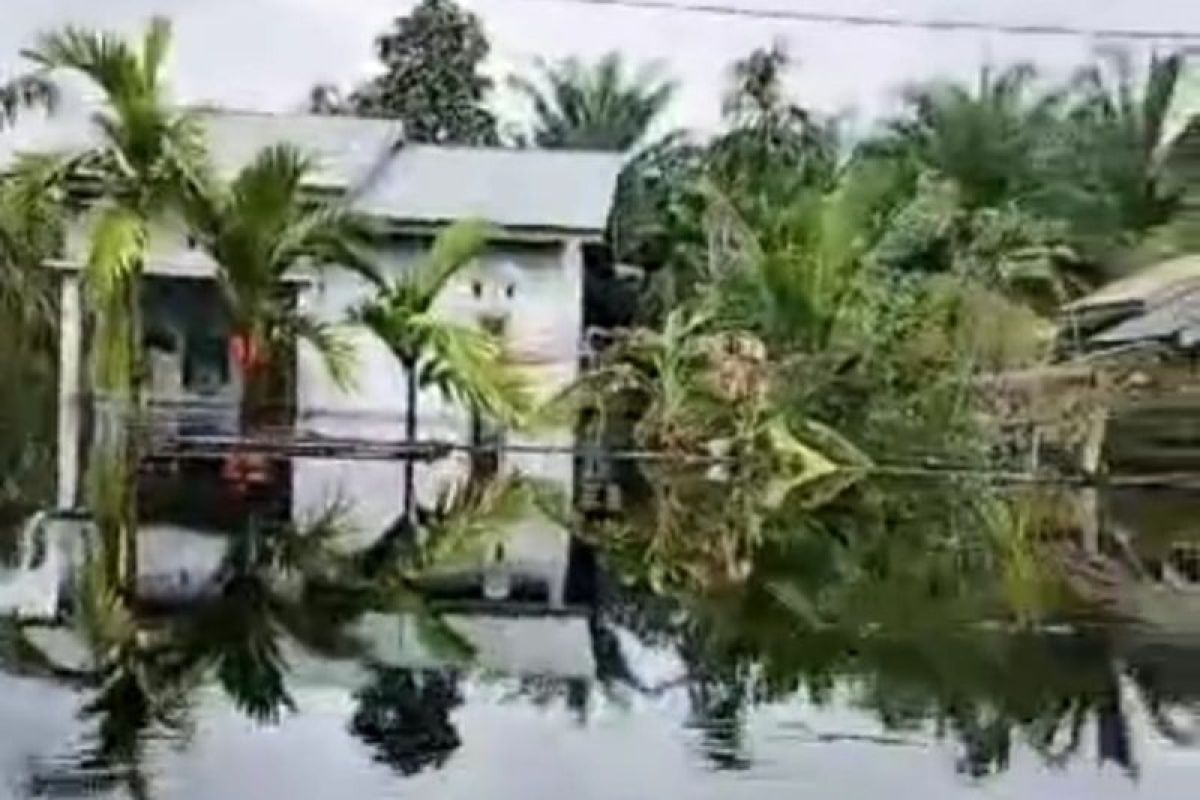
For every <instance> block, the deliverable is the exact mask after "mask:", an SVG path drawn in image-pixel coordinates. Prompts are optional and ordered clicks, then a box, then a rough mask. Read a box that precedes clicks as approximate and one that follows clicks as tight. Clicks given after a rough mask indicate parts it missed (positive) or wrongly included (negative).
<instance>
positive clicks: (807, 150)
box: [709, 43, 838, 190]
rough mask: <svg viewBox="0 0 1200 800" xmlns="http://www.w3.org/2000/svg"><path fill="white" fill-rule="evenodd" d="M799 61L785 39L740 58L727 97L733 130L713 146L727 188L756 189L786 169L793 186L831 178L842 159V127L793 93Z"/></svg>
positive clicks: (716, 169) (715, 171) (714, 164)
mask: <svg viewBox="0 0 1200 800" xmlns="http://www.w3.org/2000/svg"><path fill="white" fill-rule="evenodd" d="M792 66H793V60H792V58H791V56H790V55H789V53H788V51H787V49H786V48H785V47H784V46H783V45H782V44H779V43H776V44H774V45H772V46H771V47H767V48H759V49H758V50H755V51H754V52H752V53H750V54H749V55H748V56H746V57H745V58H743V59H741V60H739V61H737V62H735V63H734V65H733V68H732V71H731V72H732V74H731V80H730V86H729V90H728V92H727V94H726V97H725V102H724V109H723V110H724V115H725V120H726V122H727V123H728V125H729V130H728V131H727V132H726V133H724V134H722V135H721V136H719V137H718V138H717V139H716V140H715V141H714V142H713V143H712V145H711V147H710V155H709V162H710V172H711V173H712V175H713V177H714V179H715V180H717V181H718V182H719V183H720V184H721V185H722V187H723V188H727V189H728V188H734V187H735V185H736V186H738V187H739V188H741V189H745V190H751V189H752V188H753V186H754V185H755V184H756V183H758V182H760V181H762V180H764V179H766V178H772V179H775V180H774V181H773V182H774V184H775V185H777V186H778V185H780V184H779V181H778V180H777V179H778V178H779V177H780V174H781V173H786V174H787V175H789V176H790V177H792V178H793V179H794V180H793V181H792V182H791V184H790V185H797V184H805V185H807V184H814V183H826V184H827V183H828V182H829V181H830V180H831V178H832V177H833V174H834V171H835V168H836V166H837V163H838V138H837V130H836V127H835V126H834V125H833V124H832V123H831V122H829V121H826V120H822V119H819V118H818V117H817V116H816V115H815V114H813V113H812V112H811V111H809V110H808V109H806V108H805V107H804V106H802V105H800V104H798V103H795V102H793V101H792V100H790V99H789V98H788V96H787V86H786V78H787V73H788V71H789V70H790V69H791V68H792Z"/></svg>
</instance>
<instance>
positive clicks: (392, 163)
mask: <svg viewBox="0 0 1200 800" xmlns="http://www.w3.org/2000/svg"><path fill="white" fill-rule="evenodd" d="M201 116H202V117H203V118H204V120H205V123H206V125H207V127H208V130H209V137H210V149H211V153H212V158H213V161H214V163H215V165H216V166H217V168H218V170H219V171H221V172H222V173H225V174H230V173H232V172H235V171H236V170H238V169H239V168H240V167H242V166H243V165H245V164H246V163H247V162H248V161H249V160H250V159H251V158H253V156H254V154H255V153H257V152H258V151H259V150H260V149H261V148H263V147H267V146H269V145H272V144H278V143H281V142H287V143H290V144H294V145H296V146H297V147H299V148H301V149H303V150H305V151H308V152H310V153H312V154H313V155H314V156H315V158H316V159H317V162H318V172H317V178H316V180H315V181H314V183H315V184H317V185H319V186H322V187H328V188H333V189H340V190H347V189H349V190H351V191H354V190H358V191H359V192H360V194H359V196H358V198H357V200H356V205H357V206H358V207H359V208H360V209H361V210H362V211H364V212H366V213H370V214H373V215H377V216H379V217H383V218H386V219H388V220H391V221H394V222H397V223H411V224H416V225H435V224H440V223H444V222H448V221H452V220H457V219H464V218H467V217H479V218H482V219H485V220H487V221H489V222H491V223H493V224H495V225H498V226H501V227H504V228H507V229H510V230H538V231H563V232H570V233H576V234H582V235H592V236H594V235H598V234H599V233H600V232H601V231H603V229H604V227H605V224H606V222H607V219H608V212H609V208H610V206H611V205H612V201H613V195H614V192H615V191H616V182H617V175H618V173H619V172H620V169H621V165H622V161H623V159H622V157H621V155H620V154H617V153H601V152H586V151H567V150H537V149H504V148H475V147H438V146H430V145H415V144H402V140H401V128H400V126H399V124H398V123H397V122H395V121H393V120H381V119H366V118H360V117H338V116H315V115H309V114H260V113H250V112H231V111H220V110H205V111H202V112H201ZM23 128H24V130H22V129H23ZM94 141H95V132H94V129H93V126H92V125H91V124H90V123H89V121H88V118H87V117H86V116H83V115H80V114H75V115H71V116H70V117H68V116H66V115H64V116H63V117H60V118H57V119H54V120H52V121H50V122H48V123H43V124H39V125H34V126H30V127H28V128H26V127H25V126H23V125H18V126H16V127H15V128H14V129H12V130H10V131H7V132H5V133H4V134H3V135H0V164H3V163H5V162H11V160H12V159H13V158H14V157H15V156H16V154H17V153H21V152H56V151H71V150H77V149H81V148H84V147H87V146H89V145H90V144H92V143H94Z"/></svg>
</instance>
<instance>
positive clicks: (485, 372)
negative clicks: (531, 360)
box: [352, 221, 532, 425]
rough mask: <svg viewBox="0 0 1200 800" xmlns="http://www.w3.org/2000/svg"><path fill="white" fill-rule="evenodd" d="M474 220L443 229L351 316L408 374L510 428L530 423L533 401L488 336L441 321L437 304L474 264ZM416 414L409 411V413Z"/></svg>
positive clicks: (477, 228)
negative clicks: (424, 250)
mask: <svg viewBox="0 0 1200 800" xmlns="http://www.w3.org/2000/svg"><path fill="white" fill-rule="evenodd" d="M487 234H488V228H487V226H486V225H484V224H483V223H481V222H478V221H465V222H459V223H456V224H454V225H451V226H450V227H448V228H446V229H445V230H443V231H442V232H441V233H440V234H439V235H438V237H437V238H436V240H435V241H434V243H433V246H432V248H431V250H430V252H429V255H428V256H427V257H426V258H425V259H424V260H423V261H422V262H420V263H418V264H415V265H414V266H413V267H412V268H411V269H409V270H406V271H405V273H404V274H403V275H401V276H400V277H398V278H396V279H394V280H393V281H391V282H390V283H385V284H383V285H381V286H380V287H379V289H378V292H377V294H376V296H375V297H374V298H372V299H370V300H368V301H367V302H365V303H363V304H362V305H361V306H359V307H358V308H357V309H355V310H354V312H353V313H352V318H353V320H354V321H355V322H357V323H358V324H361V325H362V326H364V327H365V328H367V329H368V330H370V331H371V332H372V333H373V334H374V335H375V336H377V337H379V339H380V340H381V341H383V342H384V343H385V344H386V345H387V346H388V348H389V349H390V350H391V351H392V353H393V354H394V355H395V356H396V358H397V359H398V360H399V361H400V363H401V364H403V365H404V367H405V369H406V370H407V371H408V373H409V380H410V381H417V382H418V383H419V385H421V386H432V387H435V388H436V389H438V390H439V391H440V392H441V393H442V394H443V395H444V396H445V397H447V398H448V399H450V400H452V401H454V402H456V403H458V404H460V405H462V406H464V407H466V408H469V409H472V410H474V411H476V412H478V413H481V414H486V415H487V416H489V417H492V418H495V419H498V420H500V421H502V422H504V423H506V424H510V425H522V424H524V423H525V422H527V421H528V416H529V414H530V412H531V410H532V395H531V393H530V388H529V386H528V384H527V382H526V381H525V380H524V379H523V377H522V376H521V375H520V373H519V372H517V371H516V370H515V369H514V367H513V366H512V364H511V363H509V362H507V361H506V359H505V356H504V346H503V342H502V341H501V340H500V339H499V338H498V337H496V336H495V335H493V334H490V333H487V332H486V331H481V330H477V329H476V328H473V327H469V326H466V325H462V324H458V323H455V322H452V321H449V320H445V319H443V318H442V317H441V316H440V315H438V314H437V313H435V311H434V303H435V302H436V301H437V298H438V295H439V294H441V291H442V290H443V289H444V288H445V286H446V283H447V282H448V281H449V280H450V279H451V278H453V277H454V276H455V275H456V274H458V273H459V272H461V271H462V270H463V269H465V268H467V267H468V266H469V265H470V264H472V263H473V262H474V260H475V258H476V257H477V256H478V255H479V253H480V252H481V251H482V249H483V247H484V245H485V243H486V240H487ZM411 413H415V412H413V411H412V409H410V414H411Z"/></svg>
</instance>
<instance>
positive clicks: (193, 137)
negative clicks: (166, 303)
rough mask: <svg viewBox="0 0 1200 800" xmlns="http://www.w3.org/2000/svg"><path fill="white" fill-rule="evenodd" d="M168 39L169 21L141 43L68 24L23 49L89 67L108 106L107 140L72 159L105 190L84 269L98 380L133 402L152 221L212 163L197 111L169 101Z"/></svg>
mask: <svg viewBox="0 0 1200 800" xmlns="http://www.w3.org/2000/svg"><path fill="white" fill-rule="evenodd" d="M170 45H171V26H170V23H169V22H168V21H167V20H165V19H162V18H156V19H154V20H153V21H152V22H151V23H150V26H149V27H148V28H147V30H146V32H145V34H144V35H143V38H142V41H141V43H140V47H135V46H133V45H131V44H130V43H129V42H127V41H125V40H124V39H122V38H121V37H119V36H117V35H116V34H112V33H96V32H92V31H87V30H84V29H81V28H74V27H68V28H65V29H64V30H62V31H59V32H56V33H48V34H45V35H43V36H41V37H40V38H39V40H38V42H37V44H36V46H35V47H34V48H33V49H32V50H30V51H28V52H27V53H26V55H27V56H28V57H29V58H31V59H32V60H33V61H34V62H36V63H37V64H39V65H41V66H42V67H44V68H47V69H52V68H61V69H67V70H72V71H74V72H78V73H80V74H82V75H83V76H84V77H85V78H87V79H88V80H90V81H91V82H92V83H94V84H95V85H96V86H97V87H99V89H100V90H101V92H102V93H103V97H104V109H103V110H102V111H100V112H99V113H98V114H97V115H96V117H95V126H96V129H97V132H98V133H99V142H100V143H99V144H98V145H97V146H96V147H95V148H94V149H92V150H90V151H87V152H85V153H82V154H79V155H77V156H75V157H74V159H73V161H72V165H73V166H76V167H79V168H81V170H80V172H84V173H86V175H87V178H88V180H89V181H90V182H93V183H95V184H97V186H96V188H97V190H98V191H97V193H98V196H99V200H98V202H97V203H96V208H95V223H94V226H93V229H92V236H91V249H90V252H89V253H88V255H87V270H86V280H87V284H88V288H89V289H90V296H91V299H92V302H93V304H94V309H93V310H94V312H95V317H96V322H97V325H98V328H99V336H98V341H99V347H98V348H97V356H98V361H97V378H98V380H99V382H100V384H101V386H102V387H103V388H105V389H107V390H109V391H113V392H117V393H120V394H123V395H126V396H128V397H130V398H133V399H135V400H136V398H137V397H138V396H139V391H138V384H139V382H140V379H141V378H142V377H143V376H142V375H141V374H140V372H141V369H140V365H139V362H140V360H141V359H140V357H139V351H140V349H141V311H140V287H141V278H142V270H143V267H144V265H145V260H146V254H147V250H148V245H149V240H150V233H151V228H152V225H153V223H154V222H155V221H157V220H160V219H162V218H163V216H164V215H165V214H167V213H169V211H170V209H172V208H178V206H179V201H180V198H181V196H182V189H183V187H184V186H185V185H187V184H188V183H189V182H190V181H192V180H194V179H195V177H196V176H197V175H198V174H199V173H201V172H203V170H204V164H205V163H206V153H205V145H204V135H203V129H202V127H201V125H200V123H199V120H198V118H197V117H195V116H194V115H192V114H190V113H188V112H186V111H179V110H177V109H175V108H174V107H172V105H171V104H170V101H169V98H168V96H167V89H166V85H165V82H164V80H163V72H164V65H165V63H166V59H167V55H168V53H169V52H170ZM70 172H71V171H69V170H64V174H70ZM80 172H76V173H75V174H80Z"/></svg>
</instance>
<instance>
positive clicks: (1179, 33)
mask: <svg viewBox="0 0 1200 800" xmlns="http://www.w3.org/2000/svg"><path fill="white" fill-rule="evenodd" d="M522 2H526V3H562V4H565V5H580V6H594V7H610V8H627V9H633V10H638V11H668V12H672V13H675V12H678V13H689V14H707V15H713V16H725V17H741V18H747V19H762V20H775V21H782V22H798V23H804V24H814V25H842V26H846V27H870V28H907V29H919V30H926V31H931V32H951V33H954V32H959V33H961V32H975V33H997V34H1005V35H1008V36H1051V37H1073V38H1077V37H1089V38H1096V39H1109V40H1126V41H1140V42H1162V43H1168V42H1170V43H1175V44H1181V45H1189V44H1190V45H1196V46H1200V30H1167V29H1149V28H1083V27H1078V26H1073V25H1059V24H1053V23H1032V22H1031V23H1024V22H985V21H981V20H968V19H936V18H915V17H903V16H899V15H882V14H880V15H874V14H844V13H836V12H832V11H805V10H802V9H784V8H755V7H744V6H732V5H728V4H726V3H715V2H691V3H684V2H676V0H522Z"/></svg>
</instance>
